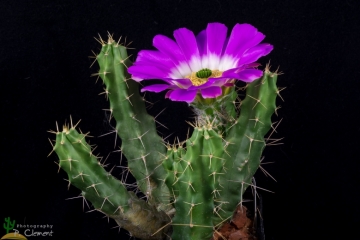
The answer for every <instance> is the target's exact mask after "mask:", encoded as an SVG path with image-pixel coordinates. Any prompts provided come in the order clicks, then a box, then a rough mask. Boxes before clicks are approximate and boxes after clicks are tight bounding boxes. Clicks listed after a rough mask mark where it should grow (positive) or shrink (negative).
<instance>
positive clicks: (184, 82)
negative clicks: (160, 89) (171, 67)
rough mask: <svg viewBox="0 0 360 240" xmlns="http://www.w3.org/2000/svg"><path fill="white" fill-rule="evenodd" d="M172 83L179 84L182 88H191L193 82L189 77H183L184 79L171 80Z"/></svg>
mask: <svg viewBox="0 0 360 240" xmlns="http://www.w3.org/2000/svg"><path fill="white" fill-rule="evenodd" d="M171 84H172V85H173V84H176V85H177V86H179V87H180V88H189V87H191V86H192V83H191V81H190V79H188V78H183V79H173V80H172V81H171Z"/></svg>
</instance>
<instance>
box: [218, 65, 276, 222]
mask: <svg viewBox="0 0 360 240" xmlns="http://www.w3.org/2000/svg"><path fill="white" fill-rule="evenodd" d="M277 76H278V74H277V73H276V72H275V73H272V72H270V70H269V66H267V67H266V69H265V71H264V75H263V77H262V78H261V79H258V80H256V81H254V82H252V83H250V84H248V85H247V88H246V97H245V99H244V100H243V101H242V103H241V111H240V117H239V118H238V119H237V120H236V122H235V123H234V124H233V126H232V127H231V129H229V130H228V132H229V134H228V135H227V136H226V138H225V152H224V153H223V156H222V157H223V158H224V159H226V161H225V164H224V169H226V174H224V176H222V177H221V178H220V179H219V184H220V185H221V186H223V191H222V194H220V196H219V198H218V199H217V202H218V206H217V207H218V208H219V209H221V210H220V211H219V214H220V216H221V218H218V217H217V216H215V222H214V223H215V224H218V223H220V222H222V221H223V220H224V219H227V218H229V217H231V215H232V214H233V211H234V209H235V208H236V206H237V205H238V204H240V203H241V202H242V195H243V193H244V192H245V190H246V189H247V187H249V186H250V185H251V179H252V177H253V175H254V174H255V172H256V170H257V169H258V168H259V165H260V158H261V156H262V152H263V150H264V148H265V146H266V144H265V139H264V136H265V135H266V133H267V132H268V131H269V129H270V128H271V126H272V122H271V116H272V114H273V113H274V112H275V109H276V105H275V102H276V96H277V93H278V88H277V86H276V81H277Z"/></svg>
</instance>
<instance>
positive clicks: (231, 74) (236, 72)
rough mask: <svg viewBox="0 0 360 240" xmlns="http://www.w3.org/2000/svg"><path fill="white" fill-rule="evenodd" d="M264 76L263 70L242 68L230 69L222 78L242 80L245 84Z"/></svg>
mask: <svg viewBox="0 0 360 240" xmlns="http://www.w3.org/2000/svg"><path fill="white" fill-rule="evenodd" d="M262 75H263V72H262V71H261V70H257V69H242V68H241V67H240V68H235V69H230V70H228V71H226V72H223V74H222V76H221V77H224V78H234V79H238V80H241V81H243V82H252V81H254V80H255V79H258V78H260V77H261V76H262Z"/></svg>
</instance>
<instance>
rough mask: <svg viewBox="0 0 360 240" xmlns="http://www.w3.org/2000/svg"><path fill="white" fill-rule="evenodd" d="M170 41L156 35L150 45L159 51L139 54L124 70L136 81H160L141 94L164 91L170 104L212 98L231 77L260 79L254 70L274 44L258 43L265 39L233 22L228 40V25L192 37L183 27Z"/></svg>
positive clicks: (214, 26)
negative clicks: (198, 96)
mask: <svg viewBox="0 0 360 240" xmlns="http://www.w3.org/2000/svg"><path fill="white" fill-rule="evenodd" d="M174 37H175V41H174V40H172V39H170V38H168V37H166V36H163V35H156V36H155V37H154V39H153V45H154V47H156V48H157V49H158V50H142V51H140V52H139V54H138V57H137V59H136V61H135V63H134V65H133V66H131V67H130V68H129V69H128V70H129V73H130V74H132V78H133V79H134V80H135V81H142V80H148V79H161V80H163V81H164V83H163V84H153V85H150V86H146V87H144V88H142V89H141V91H142V92H144V91H150V92H161V91H164V90H168V92H167V93H166V97H168V98H170V99H171V100H173V101H185V102H187V103H191V102H193V101H194V99H195V97H196V95H197V94H201V96H202V97H203V98H215V97H218V96H220V95H221V94H222V89H221V87H222V86H232V85H233V82H234V81H233V79H238V80H241V81H244V82H252V81H254V80H255V79H257V78H259V77H261V76H262V71H261V70H258V69H254V68H255V67H257V66H259V64H258V63H255V61H256V60H258V59H259V58H260V57H262V56H265V55H267V54H268V53H269V52H270V51H271V50H272V49H273V46H272V45H271V44H268V43H260V42H261V41H262V40H263V39H264V38H265V35H264V34H262V33H261V32H258V31H257V29H256V28H255V27H253V26H252V25H250V24H236V25H235V26H234V28H233V29H232V31H231V34H230V37H227V27H226V26H225V25H224V24H221V23H209V24H208V26H207V28H206V29H205V30H203V31H201V32H200V33H199V34H198V35H197V36H195V35H194V33H193V32H192V31H190V30H188V29H186V28H180V29H177V30H175V31H174Z"/></svg>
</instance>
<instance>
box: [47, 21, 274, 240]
mask: <svg viewBox="0 0 360 240" xmlns="http://www.w3.org/2000/svg"><path fill="white" fill-rule="evenodd" d="M211 27H214V26H211ZM215 27H219V26H215ZM220 27H221V26H220ZM236 27H238V28H240V29H241V28H249V26H248V25H246V26H243V25H241V26H236ZM209 28H210V27H209ZM234 29H235V28H234ZM251 30H252V28H251ZM209 31H210V30H209ZM233 31H235V30H233ZM256 33H257V32H256ZM176 34H177V35H176ZM176 34H174V35H175V36H179V33H176ZM190 37H191V36H190ZM179 41H180V40H179ZM260 41H261V40H260ZM99 42H100V43H101V45H102V49H101V51H100V53H99V54H98V55H96V61H97V62H98V64H99V66H100V70H99V72H98V73H96V74H95V75H98V76H99V77H100V78H101V79H102V80H103V83H104V85H105V88H104V89H105V91H104V93H105V94H106V96H107V98H108V99H109V103H110V108H109V111H110V113H111V115H112V116H113V117H114V119H115V120H116V122H117V123H116V132H117V134H118V135H119V136H120V138H121V139H122V142H121V147H120V149H121V151H122V153H123V154H124V155H125V157H126V158H127V160H128V169H129V171H130V173H131V174H132V175H133V176H134V177H135V178H136V180H137V182H136V183H137V188H138V189H139V190H140V191H141V192H142V193H143V194H144V195H145V200H144V199H141V198H139V197H138V196H137V195H136V194H135V193H134V192H132V191H130V190H129V189H127V187H126V183H125V182H122V181H120V180H118V179H116V178H115V177H114V176H112V175H111V173H109V172H107V171H106V170H105V169H104V168H103V166H102V164H101V162H100V161H99V160H98V159H97V157H96V156H94V155H93V153H92V152H93V148H92V147H91V146H90V145H89V144H88V143H87V142H86V140H85V138H86V136H87V134H83V133H79V132H78V131H77V130H76V125H77V124H76V125H75V126H74V125H73V123H72V120H71V121H70V124H65V125H64V126H63V129H62V131H60V130H59V129H58V128H57V131H52V132H53V133H55V134H56V141H55V144H54V145H53V151H55V152H56V154H57V155H58V156H59V159H60V160H59V167H61V168H62V169H63V170H65V171H66V172H67V174H68V177H69V180H68V181H69V184H72V185H74V186H76V187H77V188H79V189H80V190H81V191H82V196H83V197H84V198H86V199H87V200H89V201H90V202H91V203H92V205H93V206H94V208H95V209H96V210H98V211H100V212H102V213H104V214H106V215H107V216H109V217H111V218H113V219H115V221H116V222H117V223H118V225H119V226H120V227H123V228H125V229H126V230H128V231H129V232H130V233H131V235H132V236H134V237H138V238H140V239H170V236H171V239H174V240H178V239H210V238H211V237H212V236H213V234H214V230H216V229H217V228H219V227H220V226H221V225H222V224H223V223H224V222H225V221H227V220H230V218H231V216H232V214H233V212H234V210H235V209H236V207H237V206H238V204H240V203H242V201H243V199H242V195H243V193H244V192H245V190H246V189H247V188H248V187H249V186H250V185H251V179H252V177H253V175H254V174H255V172H256V170H257V169H258V168H259V165H260V158H261V154H262V151H263V149H264V147H265V145H266V143H265V140H264V136H265V135H266V134H267V132H268V131H269V129H270V128H271V127H272V123H271V116H272V114H273V113H274V111H275V110H276V105H275V101H276V96H277V94H278V93H279V90H278V88H277V86H276V81H277V76H278V73H277V72H270V69H269V68H270V67H269V66H268V65H267V66H266V68H265V70H264V71H260V70H257V69H252V68H253V67H254V66H257V65H256V64H253V63H247V64H244V65H241V66H240V67H239V69H237V71H233V72H229V71H222V72H219V71H218V70H216V71H215V70H211V68H204V69H202V70H199V71H198V72H196V73H192V74H191V76H190V75H189V76H190V77H189V79H190V80H194V81H195V80H196V81H200V82H201V84H195V83H194V84H193V85H194V86H196V87H198V89H196V92H195V95H194V96H193V97H194V99H191V96H190V97H189V98H186V99H185V100H184V101H187V102H189V104H190V107H191V108H193V109H194V112H195V113H196V114H197V116H196V119H195V122H193V123H190V124H191V125H192V126H193V132H192V134H191V136H190V137H189V138H188V139H186V140H185V141H178V142H177V143H175V144H169V143H165V142H164V140H163V139H162V138H161V137H160V136H159V135H158V134H157V131H156V124H155V119H154V117H152V116H150V115H148V114H147V112H146V109H145V102H144V99H143V97H142V96H141V95H140V94H139V84H138V83H137V81H140V80H143V79H144V77H141V76H140V75H141V74H138V76H137V73H139V69H140V68H139V67H143V66H142V65H141V64H143V63H144V54H143V55H141V53H139V58H141V59H138V61H137V62H135V64H134V65H133V67H131V68H130V66H131V65H132V63H131V62H130V61H129V58H128V56H127V51H126V47H125V46H124V45H121V44H119V43H118V42H116V41H114V39H113V38H112V36H111V35H109V36H108V40H107V41H104V40H102V39H101V38H100V39H99ZM154 43H155V39H154ZM229 45H230V43H229ZM254 46H255V47H254V48H256V47H257V46H260V45H256V44H255V45H254ZM263 46H265V47H264V49H265V48H266V50H264V52H263V53H262V55H266V54H267V53H268V52H269V51H271V49H272V47H269V46H270V45H265V44H264V45H263ZM175 50H176V49H175ZM175 50H174V51H175ZM250 50H251V48H250ZM250 50H247V51H248V52H251V51H250ZM239 51H240V50H239ZM175 52H176V51H175ZM250 55H251V54H250ZM260 56H261V55H259V56H258V57H260ZM141 60H142V61H141ZM255 60H256V59H255ZM164 61H166V59H164ZM151 67H153V66H150V67H149V68H147V71H149V69H151ZM240 68H241V69H240ZM247 68H251V69H250V70H248V69H247ZM140 70H141V69H140ZM240 71H245V72H246V71H248V72H247V73H251V74H248V75H251V77H249V79H247V78H246V79H245V80H246V81H248V82H249V83H248V84H247V85H246V87H245V89H246V97H245V98H244V99H243V100H242V101H241V102H240V103H237V99H238V98H239V97H238V92H237V90H236V86H235V84H234V80H233V79H231V80H230V81H229V80H228V79H229V77H226V76H227V75H226V74H229V76H232V78H234V76H235V75H236V74H238V72H240ZM129 72H130V73H131V74H132V76H131V75H130V74H129ZM146 74H148V75H149V78H152V77H153V75H152V73H151V72H147V73H146ZM245 75H246V74H244V75H239V76H240V77H241V76H245ZM139 76H140V77H139ZM222 76H223V77H224V78H225V77H226V79H225V80H224V81H225V82H224V84H223V85H221V87H218V86H211V87H212V88H211V87H210V88H209V89H208V90H209V91H207V90H206V89H205V85H206V83H207V82H211V81H212V79H211V78H212V77H213V78H218V79H220V78H221V77H222ZM140 78H143V79H140ZM250 78H251V79H250ZM133 79H135V80H136V81H134V80H133ZM199 79H200V80H199ZM218 79H216V80H218ZM163 80H164V81H167V84H168V85H167V86H165V85H161V84H158V85H156V86H155V87H154V88H152V90H153V91H155V92H156V91H157V92H158V91H160V90H159V89H161V90H165V89H170V91H169V92H168V93H167V97H169V98H170V99H172V100H179V99H180V98H177V97H176V96H175V95H176V94H175V93H176V91H177V89H176V86H174V85H173V86H172V85H171V84H172V83H173V82H171V81H169V80H168V79H167V78H166V79H163ZM204 82H205V84H204ZM196 83H198V82H196ZM177 86H178V85H177ZM146 89H147V90H149V89H151V87H150V88H149V87H145V88H143V89H142V91H144V90H146ZM204 89H205V90H204ZM219 89H220V92H219ZM183 90H184V89H180V90H179V91H183ZM191 91H192V88H189V89H188V92H187V93H189V95H191V94H192V93H191ZM211 91H214V92H216V93H214V94H213V93H211ZM200 92H201V94H199V93H200ZM182 93H184V92H182ZM211 94H213V96H212V97H209V95H211ZM185 95H186V94H185ZM189 99H190V100H189ZM180 100H182V99H180Z"/></svg>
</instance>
